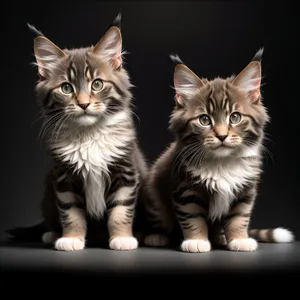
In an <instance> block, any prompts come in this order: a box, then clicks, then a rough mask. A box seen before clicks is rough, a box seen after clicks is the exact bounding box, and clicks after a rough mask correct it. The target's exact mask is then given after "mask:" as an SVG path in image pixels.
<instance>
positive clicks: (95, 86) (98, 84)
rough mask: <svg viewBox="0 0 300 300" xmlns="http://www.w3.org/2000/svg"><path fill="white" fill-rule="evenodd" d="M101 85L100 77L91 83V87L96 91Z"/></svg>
mask: <svg viewBox="0 0 300 300" xmlns="http://www.w3.org/2000/svg"><path fill="white" fill-rule="evenodd" d="M102 87H103V82H102V81H101V80H100V79H95V80H94V81H93V83H92V89H93V90H94V91H96V92H98V91H100V90H101V89H102Z"/></svg>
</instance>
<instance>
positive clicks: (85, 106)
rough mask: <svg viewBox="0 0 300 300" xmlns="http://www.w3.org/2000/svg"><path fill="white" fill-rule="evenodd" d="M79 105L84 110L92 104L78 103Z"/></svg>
mask: <svg viewBox="0 0 300 300" xmlns="http://www.w3.org/2000/svg"><path fill="white" fill-rule="evenodd" d="M78 105H79V106H80V107H81V108H82V109H86V108H87V107H88V106H89V105H90V103H78Z"/></svg>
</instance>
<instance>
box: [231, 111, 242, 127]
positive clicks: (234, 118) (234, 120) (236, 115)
mask: <svg viewBox="0 0 300 300" xmlns="http://www.w3.org/2000/svg"><path fill="white" fill-rule="evenodd" d="M241 119H242V116H241V114H240V113H238V112H234V113H232V114H231V115H230V118H229V121H230V123H231V124H237V123H239V122H240V121H241Z"/></svg>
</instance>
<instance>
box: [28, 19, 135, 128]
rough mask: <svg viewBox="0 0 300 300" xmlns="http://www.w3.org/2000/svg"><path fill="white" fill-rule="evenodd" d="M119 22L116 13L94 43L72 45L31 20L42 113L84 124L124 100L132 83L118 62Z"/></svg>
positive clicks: (118, 108) (112, 111) (101, 117)
mask: <svg viewBox="0 0 300 300" xmlns="http://www.w3.org/2000/svg"><path fill="white" fill-rule="evenodd" d="M119 23H120V15H118V17H117V18H116V19H115V21H114V23H113V24H112V25H111V26H110V27H109V29H108V30H107V31H106V33H105V34H104V36H102V37H101V39H100V40H99V41H98V43H97V44H96V45H95V46H90V47H85V48H75V49H61V48H59V46H57V45H55V44H54V43H53V42H52V41H50V40H49V39H48V38H47V37H45V36H44V35H43V34H42V33H41V32H39V31H37V30H36V29H35V28H34V27H32V26H31V29H32V30H33V31H35V33H36V35H37V37H36V38H35V39H34V55H35V58H36V66H37V68H38V73H39V75H40V80H39V81H38V83H37V87H36V90H37V96H38V102H39V104H40V105H41V106H42V109H43V112H44V115H45V117H46V118H47V117H48V118H49V117H53V118H54V119H56V120H57V121H60V122H61V123H64V124H70V123H71V124H74V123H75V124H76V125H77V126H75V127H73V128H78V125H79V127H80V126H82V127H83V126H84V127H86V126H89V125H93V124H95V123H97V122H101V121H102V120H106V119H107V117H108V116H111V115H113V114H116V113H118V112H120V111H121V110H123V109H125V108H126V107H128V106H129V104H130V103H129V102H130V99H131V94H130V92H129V89H130V87H131V86H132V85H131V84H130V79H129V76H128V74H127V72H126V70H125V69H124V68H123V58H122V54H123V53H122V36H121V31H120V28H119V26H118V24H119ZM54 116H56V117H54ZM57 127H59V126H57ZM69 128H72V126H69Z"/></svg>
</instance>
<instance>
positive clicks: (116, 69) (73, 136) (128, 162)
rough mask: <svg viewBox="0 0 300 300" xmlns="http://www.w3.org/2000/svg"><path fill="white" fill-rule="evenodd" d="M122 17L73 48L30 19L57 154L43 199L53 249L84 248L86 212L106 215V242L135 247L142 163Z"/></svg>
mask: <svg viewBox="0 0 300 300" xmlns="http://www.w3.org/2000/svg"><path fill="white" fill-rule="evenodd" d="M120 20H121V16H120V15H118V17H117V18H116V19H115V20H114V22H113V24H112V25H111V26H110V27H109V29H108V30H107V31H106V33H105V34H104V36H103V37H102V38H101V39H100V40H99V42H98V43H97V44H96V45H95V46H91V47H86V48H78V49H60V48H59V47H58V46H56V45H54V44H53V43H52V42H51V41H50V40H49V39H47V38H46V37H45V36H44V35H43V34H42V33H41V32H39V31H37V30H36V29H34V28H33V27H31V28H32V29H33V30H35V32H36V33H37V37H36V38H35V40H34V55H35V58H36V65H37V67H38V72H39V75H40V80H39V81H38V83H37V86H36V92H37V98H38V102H39V104H40V105H41V107H42V110H43V117H44V128H46V141H47V146H48V150H49V152H50V154H51V156H52V158H53V161H54V167H53V169H52V170H51V172H50V173H49V174H48V176H47V178H46V182H45V184H46V188H45V195H44V199H43V201H42V211H43V217H44V223H45V224H46V228H47V232H45V233H44V234H43V236H42V240H43V241H44V242H45V243H50V244H52V243H53V244H54V247H55V249H57V250H65V251H69V250H80V249H84V248H85V246H86V234H87V227H88V220H93V219H94V220H103V219H105V218H107V228H108V234H109V248H111V249H114V250H131V249H136V248H137V247H138V241H137V239H136V238H135V237H134V236H133V229H132V227H133V220H134V214H135V206H136V201H137V197H138V193H139V187H140V184H141V182H142V180H143V178H144V176H145V171H146V164H145V162H144V158H143V155H142V153H141V151H140V149H139V146H138V142H137V136H136V130H135V126H134V120H133V116H132V111H131V99H132V94H131V92H130V88H131V87H132V84H131V83H130V78H129V75H128V73H127V71H126V70H125V68H124V66H123V59H122V55H123V52H122V36H121V31H120ZM11 233H12V234H13V235H14V234H15V235H16V234H17V233H16V231H11ZM99 238H100V233H99Z"/></svg>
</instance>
